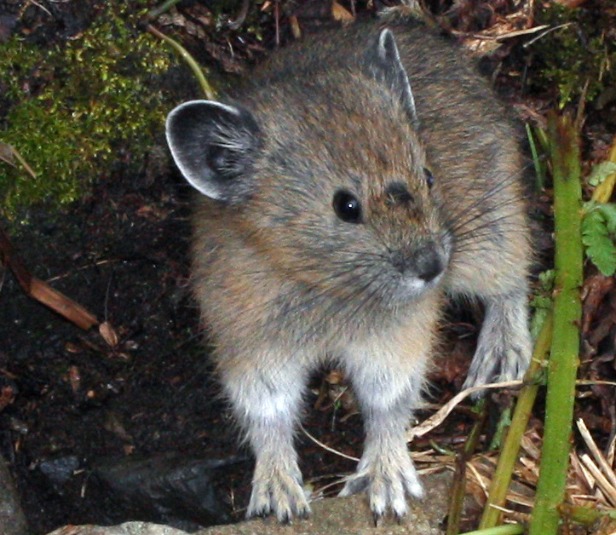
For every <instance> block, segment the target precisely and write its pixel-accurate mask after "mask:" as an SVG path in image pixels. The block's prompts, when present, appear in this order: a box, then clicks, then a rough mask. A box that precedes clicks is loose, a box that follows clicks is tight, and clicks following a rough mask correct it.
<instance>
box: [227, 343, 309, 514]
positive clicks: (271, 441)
mask: <svg viewBox="0 0 616 535" xmlns="http://www.w3.org/2000/svg"><path fill="white" fill-rule="evenodd" d="M253 357H254V355H253ZM238 360H239V359H238ZM243 362H244V364H243V365H241V366H238V367H237V368H230V369H229V368H227V369H226V370H225V366H224V364H223V366H222V368H223V370H224V372H223V377H222V379H223V384H224V387H225V390H226V392H227V395H228V396H229V398H230V400H231V402H232V405H233V408H234V410H235V413H236V416H237V418H238V420H239V421H240V423H241V424H242V426H243V428H244V429H245V431H246V437H247V439H248V442H249V443H250V446H251V448H252V451H253V453H254V455H255V458H256V464H255V470H254V475H253V479H252V494H251V496H250V504H249V505H248V511H247V513H246V516H247V517H248V518H250V517H254V516H266V515H269V514H275V515H276V517H277V518H278V520H279V521H280V522H289V521H290V520H291V519H292V518H293V517H294V516H297V517H300V518H304V517H307V516H308V515H309V514H310V506H309V505H308V501H307V499H306V496H305V494H304V490H303V488H302V474H301V472H300V469H299V466H298V464H297V453H296V451H295V448H294V445H293V432H294V427H295V424H296V422H297V420H298V415H299V409H300V404H301V397H302V392H303V389H304V385H305V370H304V368H303V367H302V366H301V365H299V364H298V363H297V362H294V361H292V360H291V359H289V358H288V357H287V356H285V357H282V356H280V355H275V354H273V353H270V354H268V355H267V356H264V357H263V358H259V357H258V356H257V357H256V358H251V359H250V360H249V359H246V360H244V361H243ZM246 362H249V363H250V364H248V365H247V364H246Z"/></svg>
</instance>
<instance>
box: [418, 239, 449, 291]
mask: <svg viewBox="0 0 616 535" xmlns="http://www.w3.org/2000/svg"><path fill="white" fill-rule="evenodd" d="M415 269H416V270H417V276H418V277H419V278H420V279H421V280H423V281H425V282H430V281H431V280H434V279H435V278H436V277H438V276H439V275H440V274H441V273H442V272H443V269H445V266H444V265H443V261H442V260H441V256H440V255H439V254H438V252H437V251H436V250H435V249H434V248H432V247H431V248H429V249H428V250H425V251H418V252H417V259H416V264H415Z"/></svg>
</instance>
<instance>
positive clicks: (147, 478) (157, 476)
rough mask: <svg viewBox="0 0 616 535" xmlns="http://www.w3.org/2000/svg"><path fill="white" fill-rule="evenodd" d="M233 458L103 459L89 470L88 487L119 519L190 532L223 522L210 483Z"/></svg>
mask: <svg viewBox="0 0 616 535" xmlns="http://www.w3.org/2000/svg"><path fill="white" fill-rule="evenodd" d="M239 460H241V459H239V458H237V457H232V458H230V459H223V460H211V459H191V458H186V457H182V456H180V455H160V456H156V457H151V458H148V459H133V458H122V459H120V460H113V461H112V460H109V461H105V462H104V463H99V464H98V465H97V466H96V467H95V469H94V471H93V473H92V476H93V477H92V483H91V485H97V484H98V485H99V486H100V488H99V490H98V492H103V491H104V492H106V493H107V494H108V495H109V496H110V497H111V498H112V500H113V502H114V504H117V507H116V508H114V512H115V513H116V514H118V512H120V514H121V517H122V518H124V519H126V518H140V519H150V520H154V521H156V522H164V523H166V524H170V525H172V526H176V527H179V528H182V529H192V530H194V529H197V528H199V527H202V526H210V525H213V524H223V523H226V522H228V521H229V517H228V515H227V513H226V511H225V506H224V505H223V504H222V501H221V500H220V499H219V497H218V495H217V491H216V488H215V485H214V481H216V479H217V478H218V479H220V478H221V477H224V473H222V472H219V471H220V469H221V468H224V467H226V466H229V465H231V464H235V463H237V462H238V461H239Z"/></svg>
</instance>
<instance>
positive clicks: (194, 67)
mask: <svg viewBox="0 0 616 535" xmlns="http://www.w3.org/2000/svg"><path fill="white" fill-rule="evenodd" d="M146 29H147V30H148V32H150V33H151V34H152V35H155V36H156V37H158V38H160V39H162V40H163V41H165V42H166V43H169V44H170V45H171V47H172V48H173V49H174V50H175V51H176V52H178V54H180V56H182V58H184V61H186V63H187V64H188V66H189V67H190V70H191V71H192V72H193V74H194V75H195V78H197V81H198V82H199V85H200V86H201V90H202V91H203V94H204V95H205V97H206V98H207V99H209V100H216V92H215V91H214V89H213V88H212V86H211V85H210V84H209V82H208V81H207V79H206V77H205V76H204V74H203V71H202V70H201V67H199V64H198V63H197V62H196V61H195V58H193V57H192V56H191V55H190V54H189V53H188V50H186V49H185V48H184V47H183V46H182V45H181V44H180V43H178V42H177V41H176V40H175V39H171V37H168V36H167V35H165V34H164V33H163V32H161V31H160V30H158V29H156V28H155V27H154V26H152V25H151V24H147V25H146Z"/></svg>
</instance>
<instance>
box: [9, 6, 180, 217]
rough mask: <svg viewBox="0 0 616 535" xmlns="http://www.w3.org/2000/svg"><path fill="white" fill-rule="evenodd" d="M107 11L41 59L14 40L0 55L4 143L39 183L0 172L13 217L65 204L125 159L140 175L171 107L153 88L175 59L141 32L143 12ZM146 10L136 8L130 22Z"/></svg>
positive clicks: (17, 172)
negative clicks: (42, 205) (36, 206)
mask: <svg viewBox="0 0 616 535" xmlns="http://www.w3.org/2000/svg"><path fill="white" fill-rule="evenodd" d="M128 4H131V3H129V2H121V1H112V2H109V3H108V7H107V8H106V11H105V12H103V13H100V14H99V15H98V16H97V18H96V21H95V22H94V23H93V24H92V25H91V27H90V28H88V29H87V30H86V31H85V32H84V33H83V34H82V35H81V36H80V37H79V38H78V39H75V40H72V41H68V42H66V43H62V44H61V45H57V46H54V47H53V48H51V49H41V48H39V47H37V46H36V45H33V44H29V43H26V42H24V41H23V40H22V39H21V38H19V37H13V38H12V40H11V41H10V42H9V43H7V44H5V45H3V47H2V51H1V52H0V72H1V73H3V79H2V86H3V89H5V94H6V98H7V99H8V101H9V103H10V108H9V111H8V115H7V116H6V118H5V121H4V123H5V124H4V126H0V141H1V142H4V143H8V144H10V145H12V146H13V147H15V148H16V149H17V150H18V151H19V152H20V153H21V155H22V156H23V157H24V158H25V159H26V161H27V162H28V163H29V164H30V166H31V167H32V168H33V169H34V171H35V172H36V174H37V178H36V179H34V178H32V177H31V176H29V175H28V174H27V173H25V171H24V170H23V169H21V168H12V167H10V166H9V165H8V164H5V163H3V162H0V206H2V207H4V211H5V213H6V214H7V215H8V216H11V215H13V214H14V213H15V211H16V210H17V209H18V208H20V207H23V206H27V205H30V204H32V203H37V202H40V201H46V202H49V201H51V202H55V203H60V204H62V203H67V202H71V201H73V200H75V199H76V198H77V197H79V196H80V195H82V194H83V193H85V192H87V191H88V188H89V186H90V185H91V184H92V182H93V180H94V179H95V178H96V177H97V176H100V175H101V174H104V173H106V172H108V169H109V168H111V167H112V166H113V163H114V162H115V161H117V160H119V159H121V160H122V161H123V162H124V163H125V162H126V161H128V162H129V163H131V162H132V164H133V165H135V167H137V166H138V165H139V163H140V161H141V160H142V157H143V155H144V153H145V151H146V150H147V148H148V147H149V146H150V145H151V144H152V141H153V137H154V135H155V134H157V133H160V131H161V130H162V125H163V121H164V113H165V110H166V109H168V108H169V104H166V103H165V102H164V95H163V94H162V91H161V90H160V89H158V87H160V84H159V83H155V82H156V79H157V77H159V76H161V75H162V74H164V73H165V72H166V71H167V69H168V68H169V66H170V65H172V64H173V63H176V59H175V58H174V57H173V53H172V52H171V51H170V50H169V49H168V48H167V47H166V45H165V44H164V43H162V42H160V41H159V40H157V39H156V38H155V37H153V36H151V35H149V34H147V33H144V32H141V31H140V30H138V29H137V22H138V20H139V18H140V17H141V16H143V14H144V13H143V12H139V13H136V14H129V7H128ZM143 4H144V2H140V1H137V2H136V3H135V2H132V10H131V11H132V12H133V13H134V12H135V11H136V9H135V5H136V6H141V5H143Z"/></svg>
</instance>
